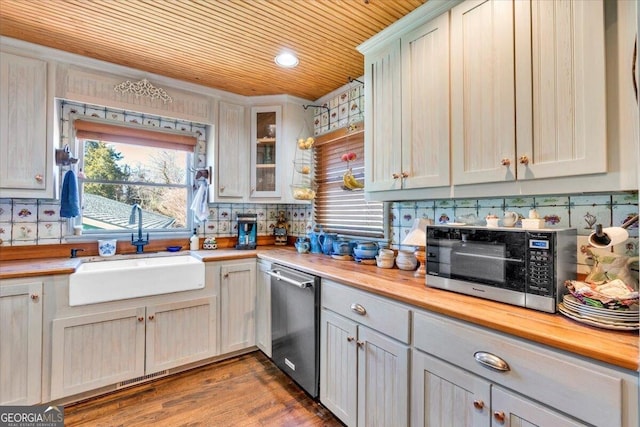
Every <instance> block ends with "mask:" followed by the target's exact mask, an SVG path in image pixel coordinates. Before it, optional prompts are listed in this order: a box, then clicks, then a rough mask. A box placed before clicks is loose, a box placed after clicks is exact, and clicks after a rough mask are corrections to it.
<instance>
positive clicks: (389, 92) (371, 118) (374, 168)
mask: <svg viewBox="0 0 640 427" xmlns="http://www.w3.org/2000/svg"><path fill="white" fill-rule="evenodd" d="M364 88H365V92H366V94H365V103H366V105H365V114H366V122H367V129H366V132H365V189H366V190H367V191H385V190H401V189H410V188H425V187H435V186H443V185H448V184H449V14H448V13H445V14H443V15H441V16H439V17H437V18H436V19H434V20H432V21H429V22H427V23H426V24H423V25H420V26H419V27H417V28H415V29H414V30H413V31H410V32H409V33H407V34H405V35H402V37H401V38H397V39H395V40H393V41H391V42H390V43H388V44H386V45H385V46H384V47H382V48H379V49H376V50H375V51H372V52H368V51H367V52H365V85H364Z"/></svg>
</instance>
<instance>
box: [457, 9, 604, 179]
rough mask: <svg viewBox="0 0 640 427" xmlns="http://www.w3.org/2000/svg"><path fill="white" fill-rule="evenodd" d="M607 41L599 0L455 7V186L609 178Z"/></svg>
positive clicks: (602, 11)
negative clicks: (603, 175)
mask: <svg viewBox="0 0 640 427" xmlns="http://www.w3.org/2000/svg"><path fill="white" fill-rule="evenodd" d="M604 43H605V37H604V7H603V3H602V1H598V0H594V1H587V2H575V1H544V0H542V1H540V0H530V1H515V2H512V1H502V0H470V1H466V2H464V3H463V4H461V5H459V6H457V7H455V8H453V9H452V14H451V50H452V55H451V58H452V62H451V64H452V67H451V68H452V70H451V71H452V74H451V79H452V81H451V83H452V84H451V101H452V111H451V117H452V140H453V146H452V148H453V180H454V184H475V183H482V182H500V181H510V180H514V179H518V180H526V179H535V178H551V177H562V176H572V175H584V174H592V173H602V172H606V171H607V154H606V153H607V136H606V93H605V84H606V80H605V52H604Z"/></svg>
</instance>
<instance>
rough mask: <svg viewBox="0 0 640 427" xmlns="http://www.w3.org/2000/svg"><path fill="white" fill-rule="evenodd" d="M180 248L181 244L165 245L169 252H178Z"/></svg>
mask: <svg viewBox="0 0 640 427" xmlns="http://www.w3.org/2000/svg"><path fill="white" fill-rule="evenodd" d="M180 249H182V246H167V250H168V251H169V252H178V251H179V250H180Z"/></svg>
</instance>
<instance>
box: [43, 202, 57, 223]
mask: <svg viewBox="0 0 640 427" xmlns="http://www.w3.org/2000/svg"><path fill="white" fill-rule="evenodd" d="M38 221H49V222H51V221H60V205H59V204H53V203H38Z"/></svg>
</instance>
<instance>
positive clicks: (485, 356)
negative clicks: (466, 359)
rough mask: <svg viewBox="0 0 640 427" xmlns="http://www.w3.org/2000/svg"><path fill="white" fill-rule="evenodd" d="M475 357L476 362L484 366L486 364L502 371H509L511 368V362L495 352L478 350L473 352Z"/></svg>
mask: <svg viewBox="0 0 640 427" xmlns="http://www.w3.org/2000/svg"><path fill="white" fill-rule="evenodd" d="M473 357H474V358H475V359H476V362H478V363H479V364H481V365H482V366H486V367H487V368H491V369H494V370H496V371H500V372H507V371H509V370H510V368H509V364H508V363H507V362H505V361H504V359H501V358H500V357H498V356H496V355H495V354H491V353H488V352H486V351H476V352H475V353H474V354H473Z"/></svg>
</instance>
